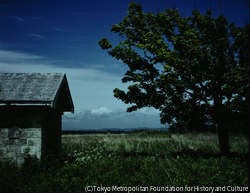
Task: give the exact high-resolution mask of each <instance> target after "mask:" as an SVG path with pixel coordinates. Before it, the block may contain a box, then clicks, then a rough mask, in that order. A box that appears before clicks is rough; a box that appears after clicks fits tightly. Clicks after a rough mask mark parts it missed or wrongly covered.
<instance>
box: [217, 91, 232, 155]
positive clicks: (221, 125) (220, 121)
mask: <svg viewBox="0 0 250 193" xmlns="http://www.w3.org/2000/svg"><path fill="white" fill-rule="evenodd" d="M218 90H219V93H220V92H221V91H220V88H218ZM214 107H215V108H214V110H215V111H214V120H215V123H216V124H217V129H218V139H219V145H220V150H221V153H222V155H225V156H227V155H229V153H230V152H229V143H228V142H229V136H228V128H227V126H226V123H225V115H223V113H225V112H223V111H222V97H221V95H220V94H219V95H215V97H214Z"/></svg>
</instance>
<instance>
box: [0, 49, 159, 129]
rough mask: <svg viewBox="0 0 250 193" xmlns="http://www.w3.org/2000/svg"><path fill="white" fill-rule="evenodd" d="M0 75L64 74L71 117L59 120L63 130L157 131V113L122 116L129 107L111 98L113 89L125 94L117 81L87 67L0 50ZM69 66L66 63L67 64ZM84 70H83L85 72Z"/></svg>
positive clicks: (112, 76)
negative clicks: (134, 129) (67, 87)
mask: <svg viewBox="0 0 250 193" xmlns="http://www.w3.org/2000/svg"><path fill="white" fill-rule="evenodd" d="M0 55H1V59H0V69H1V70H0V72H5V73H23V72H24V73H34V72H38V73H48V72H50V73H66V76H67V80H68V83H69V88H70V92H71V95H72V99H73V103H74V106H75V113H74V114H71V113H67V112H66V113H65V114H64V115H63V116H62V120H63V123H62V125H63V129H70V128H71V129H72V128H73V129H80V128H85V129H101V128H112V127H113V128H114V127H116V128H117V127H119V128H130V127H133V128H134V127H161V126H162V125H161V124H160V121H159V119H160V118H159V112H158V111H157V110H155V109H151V108H145V109H140V110H138V111H137V112H132V113H126V109H127V108H128V107H129V105H126V104H124V103H123V102H122V101H120V100H117V99H116V98H114V96H113V89H114V88H120V89H122V90H125V91H126V90H127V86H128V84H123V83H121V77H120V76H118V75H116V74H112V73H109V72H105V71H101V70H102V68H95V67H94V66H95V65H93V66H92V67H91V65H89V64H87V65H85V68H73V67H71V66H70V65H68V61H60V60H51V59H49V58H47V57H43V56H39V55H34V54H30V53H23V52H16V51H6V50H0ZM69 63H70V62H69ZM86 66H87V68H86Z"/></svg>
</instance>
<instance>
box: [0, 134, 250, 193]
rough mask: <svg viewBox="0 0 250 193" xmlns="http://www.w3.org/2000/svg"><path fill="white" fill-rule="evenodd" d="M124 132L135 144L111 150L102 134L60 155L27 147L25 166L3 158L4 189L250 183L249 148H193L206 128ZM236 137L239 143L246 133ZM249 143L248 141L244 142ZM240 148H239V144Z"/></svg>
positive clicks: (0, 171) (1, 182)
mask: <svg viewBox="0 0 250 193" xmlns="http://www.w3.org/2000/svg"><path fill="white" fill-rule="evenodd" d="M108 136H109V137H112V136H110V135H108ZM121 136H122V137H123V138H125V139H127V140H130V141H132V140H133V143H134V146H133V147H132V148H131V149H128V148H127V145H128V144H127V142H125V141H124V142H121V141H118V142H117V143H118V148H117V150H116V151H111V150H109V149H108V146H107V144H105V143H102V142H99V139H98V140H94V141H95V142H93V143H90V144H88V143H87V142H85V143H78V144H74V143H73V142H72V143H71V144H68V145H63V148H62V153H61V155H60V156H59V157H55V156H53V155H52V154H48V155H46V156H45V157H43V159H42V160H37V158H35V157H34V156H29V155H28V151H27V152H26V155H25V157H26V158H25V162H24V163H23V164H22V165H21V166H18V165H17V164H16V163H14V162H13V161H12V160H8V161H6V162H0V176H1V178H0V192H4V193H5V192H41V193H43V192H48V193H50V192H51V193H52V192H53V193H54V192H58V193H59V192H60V193H64V192H84V191H85V187H86V186H105V187H112V186H125V187H127V186H143V187H149V186H157V187H162V186H176V187H185V186H189V187H192V186H198V185H199V186H200V187H201V186H207V187H208V186H210V187H220V186H242V187H246V186H249V181H248V179H249V162H248V157H247V156H248V152H244V151H242V152H240V153H234V154H232V155H231V156H230V157H225V156H221V154H219V153H214V150H213V149H211V148H209V146H206V145H203V146H202V149H199V150H192V149H190V147H191V146H195V143H204V140H202V138H201V137H202V135H201V134H196V135H194V134H185V135H176V134H172V135H171V134H169V133H168V132H166V131H156V130H154V131H148V132H144V133H138V134H137V136H136V135H135V134H127V135H121ZM176 136H177V138H176ZM135 137H137V138H135ZM183 137H185V138H186V139H189V138H190V139H192V140H188V141H186V140H184V139H185V138H183ZM203 137H204V138H205V137H209V134H207V135H205V134H204V135H203ZM88 138H92V139H94V138H95V136H92V137H90V136H88ZM101 138H103V136H101V137H100V139H101ZM116 138H117V137H116ZM146 139H147V140H148V141H146ZM162 139H166V140H167V141H168V142H167V143H163V142H161V140H162ZM176 139H177V140H176ZM196 139H199V140H198V141H196ZM211 139H212V138H209V140H208V141H209V142H211ZM233 139H234V140H233V141H235V142H237V143H238V142H240V141H242V139H243V138H242V137H239V136H235V137H234V138H233ZM178 140H182V141H181V142H178ZM90 141H93V140H90ZM150 141H151V142H150ZM195 141H196V142H195ZM237 143H235V144H237ZM248 143H249V142H248ZM113 145H115V144H113ZM138 146H140V148H137V147H138ZM246 147H248V144H245V147H243V146H242V147H241V146H240V147H239V148H241V149H246ZM234 148H235V151H236V152H237V148H238V147H236V145H234Z"/></svg>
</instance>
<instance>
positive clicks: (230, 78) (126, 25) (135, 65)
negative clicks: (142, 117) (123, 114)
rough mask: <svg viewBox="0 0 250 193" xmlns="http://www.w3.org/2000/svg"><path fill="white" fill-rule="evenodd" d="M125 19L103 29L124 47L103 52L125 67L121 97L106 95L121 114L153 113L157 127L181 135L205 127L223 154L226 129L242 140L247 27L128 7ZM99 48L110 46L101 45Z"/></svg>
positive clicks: (249, 68)
mask: <svg viewBox="0 0 250 193" xmlns="http://www.w3.org/2000/svg"><path fill="white" fill-rule="evenodd" d="M127 13H128V15H127V16H126V17H124V19H123V21H122V22H120V23H119V24H116V25H114V26H113V27H112V29H111V31H112V32H114V33H118V34H119V36H122V37H125V40H124V41H123V42H120V43H119V44H118V45H117V46H115V47H114V48H113V49H111V50H109V51H108V53H109V55H110V56H112V57H114V58H115V59H117V60H122V61H123V63H125V64H126V65H128V67H129V70H128V71H127V72H126V73H125V76H124V78H122V82H123V83H127V82H132V85H130V86H129V87H128V91H127V92H124V91H122V90H120V89H119V88H115V89H114V96H115V97H116V98H118V99H120V100H122V101H123V102H124V103H126V104H133V105H132V106H131V107H129V108H128V109H127V112H132V111H135V110H137V109H140V108H143V107H153V108H156V109H159V110H160V111H161V114H160V117H161V119H160V120H161V123H163V124H165V123H168V124H175V123H179V124H182V125H183V123H185V124H186V128H185V129H187V130H188V131H191V130H195V131H199V130H201V131H204V130H206V129H207V128H206V127H205V126H204V125H205V123H207V122H211V123H213V125H217V127H218V131H219V132H218V135H219V140H220V147H221V149H222V151H223V152H225V153H228V152H229V149H228V142H227V141H228V133H227V130H228V128H229V129H230V130H237V131H238V132H239V131H241V132H242V133H243V132H244V133H247V132H248V133H249V130H248V129H246V128H249V118H248V117H249V113H250V102H249V100H250V96H249V93H250V84H249V82H250V63H249V61H250V50H249V44H250V42H249V29H250V24H249V23H246V25H245V26H244V27H243V28H241V27H236V26H235V24H234V23H229V22H228V20H227V18H226V17H224V16H223V15H219V16H218V17H217V18H213V16H212V11H211V10H207V12H206V14H205V15H202V14H201V13H199V12H198V11H197V10H194V11H193V12H192V17H182V16H181V15H180V13H179V11H178V9H176V10H173V9H166V10H165V11H164V12H161V13H159V12H158V13H156V14H153V13H150V12H149V13H144V12H143V11H142V6H141V5H140V4H136V3H130V4H129V8H128V11H127ZM99 44H100V46H101V48H102V49H108V48H111V47H112V46H111V45H110V43H109V42H108V40H107V39H102V40H101V41H100V42H99ZM103 45H105V46H103ZM159 65H161V67H162V68H159ZM224 101H225V102H224ZM228 120H233V126H232V122H228ZM239 128H240V130H238V129H239ZM207 130H209V129H207Z"/></svg>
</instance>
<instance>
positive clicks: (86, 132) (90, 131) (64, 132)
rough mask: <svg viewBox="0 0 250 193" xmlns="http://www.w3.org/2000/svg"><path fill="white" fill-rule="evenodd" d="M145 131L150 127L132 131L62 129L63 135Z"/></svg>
mask: <svg viewBox="0 0 250 193" xmlns="http://www.w3.org/2000/svg"><path fill="white" fill-rule="evenodd" d="M143 131H148V129H135V130H131V131H124V130H107V131H102V130H101V131H100V130H72V131H70V130H66V131H62V134H63V135H67V134H122V133H124V134H125V133H139V132H143Z"/></svg>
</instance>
